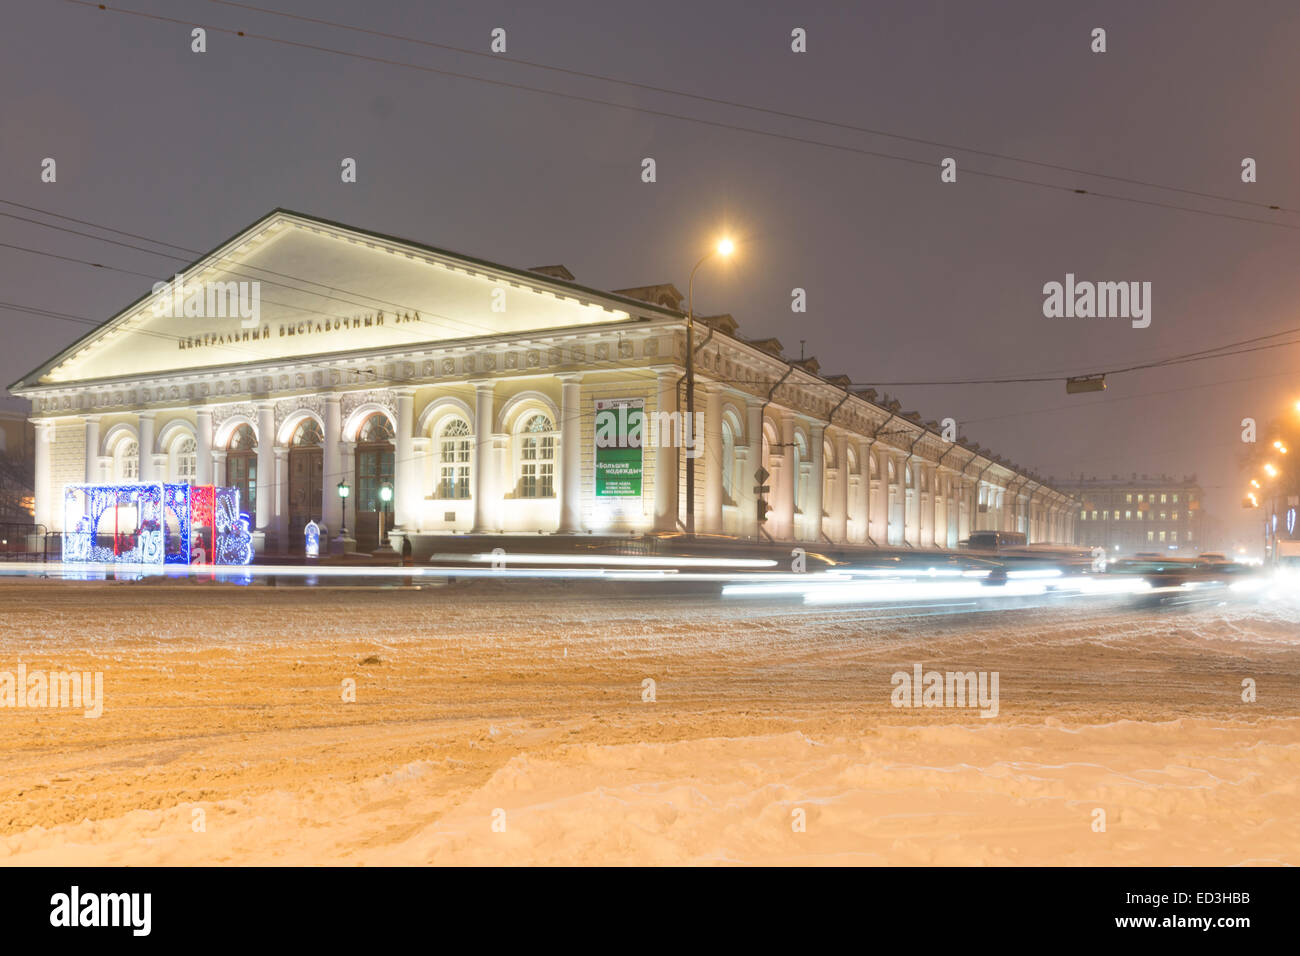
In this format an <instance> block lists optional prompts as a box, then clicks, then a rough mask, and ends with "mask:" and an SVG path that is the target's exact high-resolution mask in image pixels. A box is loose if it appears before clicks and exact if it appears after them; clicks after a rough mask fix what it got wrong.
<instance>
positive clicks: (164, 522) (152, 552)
mask: <svg viewBox="0 0 1300 956" xmlns="http://www.w3.org/2000/svg"><path fill="white" fill-rule="evenodd" d="M214 491H215V494H214ZM214 498H215V500H216V503H217V507H216V509H215V511H216V514H215V515H214V514H213V513H212V512H213V509H212V506H211V502H212V501H213V499H214ZM223 503H224V507H225V510H224V512H223ZM223 517H224V518H225V519H226V520H225V524H224V525H223V523H222V519H223ZM63 527H64V534H63V560H64V562H65V563H70V564H156V565H163V564H189V563H191V561H193V560H195V557H196V554H198V553H202V554H203V555H204V556H205V557H206V554H207V551H208V549H207V548H206V547H205V546H204V541H205V540H209V541H210V540H211V538H212V537H213V534H214V532H215V537H216V546H215V548H214V549H213V550H214V551H215V554H214V556H213V557H214V563H216V564H248V563H249V562H250V561H252V560H253V546H252V536H251V535H250V534H249V530H248V517H247V516H246V515H240V514H239V490H238V489H237V488H216V489H213V488H212V486H211V485H200V486H190V485H170V484H158V483H153V482H149V483H138V484H123V485H89V484H80V485H66V486H65V487H64V489H63ZM196 543H197V545H198V547H197V549H196V547H195V545H196Z"/></svg>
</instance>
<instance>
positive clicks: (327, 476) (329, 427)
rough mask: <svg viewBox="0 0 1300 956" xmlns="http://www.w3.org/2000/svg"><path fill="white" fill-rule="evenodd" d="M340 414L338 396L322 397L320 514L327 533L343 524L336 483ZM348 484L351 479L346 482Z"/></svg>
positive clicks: (339, 477)
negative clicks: (323, 413) (323, 440)
mask: <svg viewBox="0 0 1300 956" xmlns="http://www.w3.org/2000/svg"><path fill="white" fill-rule="evenodd" d="M342 423H343V416H342V414H341V413H340V411H339V395H338V394H337V393H331V394H329V395H326V396H325V447H324V449H322V459H321V465H322V469H321V471H322V474H321V485H322V488H321V497H322V498H323V499H324V500H323V501H322V502H321V514H322V515H324V518H325V525H326V527H328V528H329V532H330V534H331V535H338V534H340V533H341V532H340V529H341V528H342V527H343V499H342V498H340V497H339V489H338V486H339V482H340V481H344V480H345V476H344V474H343V424H342ZM349 484H351V482H349ZM353 490H355V489H353Z"/></svg>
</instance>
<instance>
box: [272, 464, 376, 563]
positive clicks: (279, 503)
mask: <svg viewBox="0 0 1300 956" xmlns="http://www.w3.org/2000/svg"><path fill="white" fill-rule="evenodd" d="M258 471H259V472H260V471H261V466H258ZM274 487H275V540H276V542H277V545H276V547H277V548H278V549H279V550H280V551H288V550H289V449H288V448H276V449H275V486H274ZM257 494H258V498H259V499H260V498H261V495H262V493H261V491H259V492H258V493H257ZM382 544H383V542H380V545H381V546H382Z"/></svg>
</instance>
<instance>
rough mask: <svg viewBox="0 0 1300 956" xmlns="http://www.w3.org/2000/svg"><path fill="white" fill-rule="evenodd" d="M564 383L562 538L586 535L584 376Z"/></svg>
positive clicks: (562, 377)
mask: <svg viewBox="0 0 1300 956" xmlns="http://www.w3.org/2000/svg"><path fill="white" fill-rule="evenodd" d="M556 377H557V378H559V380H560V527H559V532H560V534H577V533H579V532H580V531H582V373H581V372H566V373H564V374H563V375H558V376H556Z"/></svg>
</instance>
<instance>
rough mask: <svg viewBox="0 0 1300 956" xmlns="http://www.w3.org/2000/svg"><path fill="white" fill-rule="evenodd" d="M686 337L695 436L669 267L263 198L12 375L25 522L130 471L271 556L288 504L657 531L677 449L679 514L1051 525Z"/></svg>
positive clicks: (972, 451) (941, 458)
mask: <svg viewBox="0 0 1300 956" xmlns="http://www.w3.org/2000/svg"><path fill="white" fill-rule="evenodd" d="M241 283H242V284H243V285H241ZM241 295H242V296H243V298H242V299H241V298H240V297H239V296H241ZM245 307H247V308H245ZM695 341H696V362H695V365H696V388H695V401H696V410H697V413H702V419H698V420H699V421H700V427H699V429H698V430H697V431H696V430H692V429H689V428H686V427H685V426H686V425H687V423H686V422H684V421H683V419H682V415H683V414H684V409H685V403H684V402H685V398H684V396H685V383H684V372H685V366H686V317H685V315H684V313H683V311H682V296H681V294H680V293H679V292H678V291H677V290H676V289H675V288H674V287H673V286H671V285H658V286H646V287H642V288H637V289H624V290H621V291H617V292H602V291H599V290H596V289H591V288H587V287H585V286H582V285H579V284H577V283H576V282H574V281H573V276H572V275H571V274H570V273H569V272H568V271H567V270H566V269H564V268H563V267H562V266H545V267H539V268H536V269H528V270H522V269H514V268H509V267H506V266H501V265H497V264H494V263H490V262H485V261H481V260H478V259H474V258H471V257H468V256H463V255H459V254H456V253H451V252H447V251H444V250H440V249H436V248H432V247H429V246H425V245H422V244H419V243H414V242H410V241H407V240H403V239H397V238H394V237H391V236H385V235H380V234H377V233H373V232H368V231H365V230H362V229H357V228H354V227H351V226H346V225H342V224H339V223H334V222H328V221H324V220H321V219H317V218H315V217H312V216H307V215H303V214H301V213H294V212H290V211H287V210H282V209H277V210H275V211H273V212H271V213H270V214H269V215H267V216H265V217H264V218H262V219H261V220H259V221H258V222H256V223H254V224H253V225H252V226H250V227H248V228H247V229H245V230H244V231H243V232H241V233H240V234H239V235H237V236H235V237H234V238H233V239H231V240H229V241H228V242H225V243H223V244H222V245H220V246H219V247H217V248H216V249H214V250H213V251H211V252H210V253H208V254H207V255H205V256H203V257H202V258H200V259H199V260H198V261H196V262H195V263H194V264H192V265H191V266H189V267H187V268H186V269H184V270H183V272H182V273H180V279H179V280H178V281H174V282H173V283H171V284H170V285H169V286H168V287H165V288H159V287H155V289H154V290H151V291H150V292H149V293H148V294H146V295H145V296H143V297H142V298H141V299H139V300H137V301H136V302H134V303H132V304H131V305H129V306H127V307H126V308H125V309H123V310H122V311H121V312H119V313H117V314H116V315H114V316H113V317H112V318H110V319H108V320H107V321H106V322H105V323H104V324H103V325H101V326H99V327H97V328H96V329H94V330H93V331H91V332H90V333H89V334H88V335H87V336H85V337H84V338H82V339H81V340H79V341H77V342H75V343H73V344H72V345H71V346H69V347H68V348H67V349H65V350H64V351H62V352H60V353H59V354H58V355H56V356H54V357H53V358H52V359H50V360H49V361H48V362H46V363H45V364H44V365H42V366H40V367H39V368H37V369H35V370H33V371H32V372H31V373H30V374H28V375H25V376H24V377H23V378H22V379H20V380H19V381H18V382H16V383H14V384H13V385H12V386H10V389H11V391H13V392H14V393H15V394H18V395H21V396H23V397H25V398H26V399H28V400H30V402H31V404H32V421H33V423H34V426H35V430H36V443H35V473H36V474H35V509H36V521H37V523H39V524H41V525H44V526H45V527H46V528H48V529H50V530H52V531H59V530H62V522H63V514H62V506H61V502H62V490H63V488H64V486H65V485H68V484H73V483H80V482H92V483H109V482H136V481H168V482H181V483H184V482H191V483H195V484H218V485H233V486H236V487H238V488H239V489H240V492H241V500H242V502H243V506H244V510H246V511H247V513H248V514H249V517H250V519H251V523H252V526H253V528H254V529H255V540H256V541H257V544H258V546H259V549H260V550H262V551H264V552H271V553H275V552H291V551H294V550H298V549H300V548H301V542H302V531H303V527H304V526H305V525H306V523H307V522H308V521H316V522H317V523H318V524H321V525H324V526H325V527H326V529H327V533H328V535H329V536H330V537H331V538H339V539H340V541H339V546H343V545H348V546H350V545H351V542H352V540H355V543H356V547H358V548H359V549H362V550H369V549H373V548H375V547H377V546H378V545H379V543H380V540H379V534H380V532H379V524H380V520H381V512H382V513H383V514H382V518H383V522H384V535H385V537H386V538H388V539H389V543H394V544H401V543H402V540H403V539H406V540H409V542H410V544H411V545H412V547H413V550H414V552H415V554H416V555H417V556H419V555H420V554H422V553H428V552H429V551H431V550H433V549H434V548H435V547H436V545H437V540H438V536H440V535H447V534H452V533H455V534H466V533H484V534H487V533H491V534H496V533H536V532H541V533H561V534H578V533H626V532H635V531H642V532H650V531H672V530H675V529H679V528H681V527H682V524H683V522H684V520H685V513H686V508H685V499H686V493H687V492H686V477H685V476H686V467H685V466H686V460H687V456H693V457H694V461H695V507H694V512H695V522H696V531H697V532H700V533H707V534H718V535H731V536H735V537H738V538H748V539H755V538H759V537H762V538H764V539H767V538H770V539H772V540H774V541H781V542H807V543H810V544H811V543H817V542H820V543H821V544H822V546H827V545H836V546H866V547H885V546H897V547H911V548H929V549H934V548H954V547H956V546H957V543H958V541H959V540H961V539H963V538H965V537H966V536H967V535H969V534H970V532H971V531H972V530H989V529H1001V530H1008V531H1021V532H1024V533H1026V534H1027V535H1028V538H1029V541H1030V542H1031V543H1033V542H1068V541H1072V540H1073V538H1074V520H1075V511H1076V508H1077V502H1076V501H1075V500H1074V499H1072V498H1070V497H1069V496H1068V495H1065V494H1063V493H1061V492H1059V491H1057V490H1055V489H1053V488H1051V487H1049V486H1048V485H1047V484H1045V483H1044V481H1043V480H1042V479H1040V478H1038V477H1037V476H1035V475H1032V474H1027V473H1024V472H1023V471H1021V470H1020V469H1018V468H1017V467H1016V466H1015V465H1013V464H1011V463H1009V462H1007V461H1004V460H1003V459H1001V458H999V457H998V456H996V455H994V454H992V453H991V452H990V451H988V450H987V449H983V448H980V447H979V446H978V445H975V444H972V443H968V442H966V441H965V440H962V439H958V440H957V441H955V442H954V441H945V440H944V438H943V436H942V433H941V432H942V430H941V428H940V426H939V425H938V424H937V423H935V422H922V420H921V418H920V416H919V415H916V414H915V413H911V412H904V411H903V410H902V406H901V405H900V404H899V403H898V402H897V401H895V400H892V399H890V398H889V397H888V396H883V395H878V394H877V393H876V392H875V391H874V390H872V389H855V388H854V387H853V386H852V383H851V380H850V379H848V378H847V377H845V376H831V377H827V376H824V375H822V374H820V369H819V367H818V364H817V362H816V360H815V359H807V360H800V361H790V360H788V359H786V358H784V357H783V356H782V354H781V346H780V343H779V342H777V341H776V340H774V339H766V340H759V341H750V340H747V339H745V338H743V337H742V336H741V335H740V334H739V332H738V330H737V324H736V322H735V321H734V320H733V319H732V318H731V317H730V316H727V315H721V316H710V317H702V318H699V317H697V320H696V339H695ZM610 409H614V410H620V409H621V410H623V411H624V412H627V411H629V410H630V411H631V418H632V419H633V420H634V419H635V418H636V416H637V415H638V414H640V415H641V416H643V418H642V421H643V423H644V425H645V429H644V431H645V435H644V436H643V438H642V440H641V442H640V443H639V444H638V442H637V441H636V436H635V432H636V428H635V427H628V426H627V423H626V421H624V422H623V424H621V425H620V426H619V428H618V429H616V431H617V432H618V434H617V435H616V438H617V445H618V447H616V448H613V449H610V448H609V447H608V442H605V444H601V442H600V441H599V439H600V438H601V427H600V425H599V424H598V422H599V419H600V415H601V414H602V413H604V414H609V411H608V410H610ZM673 413H678V414H677V415H676V416H673ZM670 422H671V423H672V425H673V426H674V427H669V423H670ZM606 438H608V436H606ZM691 439H695V441H694V444H691V443H690V440H691ZM683 446H689V447H683ZM760 466H761V467H762V468H763V469H765V470H766V471H767V472H768V473H769V477H768V478H767V480H766V485H767V487H768V489H769V490H768V491H766V492H765V493H764V494H763V497H764V498H765V500H766V502H767V503H768V504H769V506H770V512H769V513H768V514H767V517H766V521H765V522H762V523H760V521H759V519H758V502H757V497H758V496H757V494H756V492H755V487H756V485H757V480H756V478H755V472H756V469H758V468H759V467H760ZM341 482H345V483H346V484H347V485H348V489H349V490H350V492H351V493H350V495H349V496H348V497H347V498H346V499H345V498H342V497H340V496H339V494H338V493H337V489H338V486H339V484H340V483H341ZM385 489H389V490H391V504H385V502H384V500H383V494H382V493H381V492H384V490H385ZM344 529H346V535H347V538H346V540H344V539H342V536H341V534H340V532H342V531H343V530H344Z"/></svg>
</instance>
